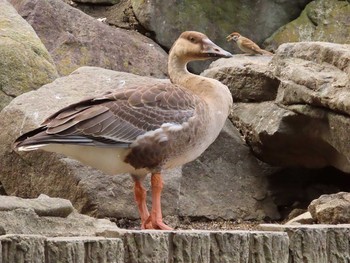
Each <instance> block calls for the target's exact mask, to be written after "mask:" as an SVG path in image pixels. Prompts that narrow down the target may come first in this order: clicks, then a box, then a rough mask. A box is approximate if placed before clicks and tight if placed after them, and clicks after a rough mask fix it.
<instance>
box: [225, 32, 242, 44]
mask: <svg viewBox="0 0 350 263" xmlns="http://www.w3.org/2000/svg"><path fill="white" fill-rule="evenodd" d="M240 36H241V35H240V34H239V33H237V32H233V33H231V34H229V35H228V36H227V37H226V39H227V41H231V40H233V41H235V42H236V41H237V40H238V39H239V38H240Z"/></svg>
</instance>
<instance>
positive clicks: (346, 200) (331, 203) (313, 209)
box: [308, 192, 350, 224]
mask: <svg viewBox="0 0 350 263" xmlns="http://www.w3.org/2000/svg"><path fill="white" fill-rule="evenodd" d="M308 210H309V212H310V213H311V215H312V217H313V218H314V220H315V221H317V222H318V223H321V224H346V223H348V224H349V223H350V193H345V192H340V193H337V194H330V195H321V196H320V197H319V198H318V199H316V200H314V201H312V202H311V204H310V205H309V207H308Z"/></svg>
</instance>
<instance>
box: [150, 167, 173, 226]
mask: <svg viewBox="0 0 350 263" xmlns="http://www.w3.org/2000/svg"><path fill="white" fill-rule="evenodd" d="M151 185H152V210H151V215H150V216H149V217H148V219H147V220H146V222H145V225H146V226H148V223H152V229H162V230H172V228H171V227H169V226H167V225H166V224H164V223H163V216H162V209H161V203H160V196H161V193H162V189H163V180H162V175H161V174H160V173H154V174H152V177H151ZM147 228H148V227H147Z"/></svg>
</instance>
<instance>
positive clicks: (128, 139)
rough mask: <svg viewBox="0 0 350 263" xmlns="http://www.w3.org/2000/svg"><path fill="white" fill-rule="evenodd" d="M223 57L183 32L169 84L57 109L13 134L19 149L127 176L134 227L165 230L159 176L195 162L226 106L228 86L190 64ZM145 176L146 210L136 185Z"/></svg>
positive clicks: (219, 123)
mask: <svg viewBox="0 0 350 263" xmlns="http://www.w3.org/2000/svg"><path fill="white" fill-rule="evenodd" d="M230 56H231V54H230V53H228V52H226V51H224V50H223V49H221V48H220V47H218V46H216V45H215V44H214V43H213V42H211V41H210V40H209V39H208V38H207V37H206V36H205V35H203V34H201V33H198V32H193V31H189V32H184V33H183V34H181V36H180V37H179V39H178V40H177V41H176V42H175V43H174V45H173V47H172V49H171V51H170V54H169V76H170V79H171V81H172V83H173V84H164V83H159V84H156V85H149V84H147V83H142V84H141V83H140V84H139V85H137V86H133V87H128V88H120V89H117V90H115V91H113V92H110V93H107V94H104V95H102V96H99V97H94V98H89V99H86V100H83V101H80V102H78V103H75V104H72V105H70V106H68V107H65V108H63V109H61V110H60V111H58V112H56V113H54V114H53V115H51V116H50V117H48V118H47V119H46V120H45V121H44V122H43V124H42V126H41V127H39V128H37V129H36V130H33V131H30V132H28V133H26V134H23V135H22V136H20V137H19V138H18V139H17V140H16V141H15V143H14V147H15V148H16V149H18V150H20V151H29V150H36V149H42V150H46V151H52V152H57V153H62V154H65V155H67V156H70V157H72V158H74V159H77V160H79V161H81V162H83V163H85V164H88V165H90V166H92V167H95V168H98V169H100V170H102V171H104V172H106V173H108V174H118V173H126V172H127V173H130V174H131V175H132V177H133V179H134V181H135V189H134V191H135V200H136V202H137V205H138V209H139V213H140V216H141V222H142V225H141V227H142V228H156V229H157V228H158V229H171V228H170V227H168V226H167V225H165V224H164V223H163V221H162V213H161V207H160V194H161V190H162V186H163V182H162V179H161V171H162V170H163V169H168V168H172V167H176V166H178V165H182V164H185V163H187V162H189V161H192V160H194V159H195V158H197V157H198V156H199V155H200V154H201V153H202V152H203V151H204V150H205V149H206V148H207V147H208V146H209V145H210V144H211V143H212V142H213V141H214V140H215V138H216V137H217V136H218V134H219V132H220V130H221V129H222V127H223V125H224V122H225V120H226V118H227V116H228V114H229V110H230V107H231V105H232V97H231V94H230V92H229V90H228V88H227V87H226V86H225V85H223V84H221V83H220V82H219V81H216V80H214V79H208V78H205V77H201V76H197V75H194V74H191V73H189V72H188V71H187V69H186V65H187V63H188V62H189V61H192V60H202V59H208V58H210V57H230ZM149 172H150V173H151V174H152V178H151V183H152V211H151V214H150V213H149V212H148V210H147V206H146V191H145V189H144V188H143V186H142V181H143V179H144V178H145V175H146V174H147V173H149Z"/></svg>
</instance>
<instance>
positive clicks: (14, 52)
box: [0, 1, 58, 110]
mask: <svg viewBox="0 0 350 263" xmlns="http://www.w3.org/2000/svg"><path fill="white" fill-rule="evenodd" d="M57 76H58V74H57V71H56V68H55V66H54V64H53V60H52V58H51V56H50V54H49V53H48V51H47V50H46V48H45V46H44V45H43V44H42V42H41V41H40V39H39V38H38V37H37V35H36V33H35V32H34V30H33V29H32V27H31V26H30V25H29V24H28V23H27V22H26V21H25V20H24V19H22V18H21V17H20V16H19V15H18V14H17V12H16V10H15V9H14V8H13V7H12V6H11V5H10V4H9V3H7V2H6V1H5V2H0V91H1V92H0V110H1V109H2V108H3V107H5V106H6V105H7V104H8V103H9V102H10V101H11V100H12V98H14V97H16V96H18V95H20V94H22V93H24V92H27V91H30V90H33V89H36V88H39V87H41V86H42V85H44V84H47V83H49V82H51V81H53V80H54V79H55V78H56V77H57Z"/></svg>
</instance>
